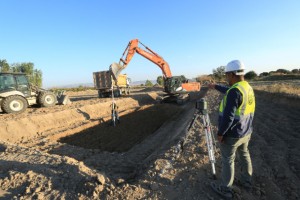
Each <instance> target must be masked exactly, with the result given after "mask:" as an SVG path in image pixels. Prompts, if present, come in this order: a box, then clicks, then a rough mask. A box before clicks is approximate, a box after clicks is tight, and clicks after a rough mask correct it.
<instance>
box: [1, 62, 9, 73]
mask: <svg viewBox="0 0 300 200" xmlns="http://www.w3.org/2000/svg"><path fill="white" fill-rule="evenodd" d="M0 68H1V69H0V72H9V71H10V66H9V64H8V63H7V61H6V60H5V59H4V60H0Z"/></svg>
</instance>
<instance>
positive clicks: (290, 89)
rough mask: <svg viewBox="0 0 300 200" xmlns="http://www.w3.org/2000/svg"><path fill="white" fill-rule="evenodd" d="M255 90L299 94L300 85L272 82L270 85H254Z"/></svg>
mask: <svg viewBox="0 0 300 200" xmlns="http://www.w3.org/2000/svg"><path fill="white" fill-rule="evenodd" d="M254 88H255V89H256V90H262V91H267V92H271V93H281V94H289V95H296V96H300V87H299V86H296V85H290V84H284V83H274V84H272V85H262V86H255V87H254Z"/></svg>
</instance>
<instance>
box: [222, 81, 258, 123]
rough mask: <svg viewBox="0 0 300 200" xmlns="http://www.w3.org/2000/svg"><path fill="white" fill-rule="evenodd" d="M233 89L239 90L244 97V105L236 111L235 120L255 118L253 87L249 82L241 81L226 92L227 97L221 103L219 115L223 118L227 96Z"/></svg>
mask: <svg viewBox="0 0 300 200" xmlns="http://www.w3.org/2000/svg"><path fill="white" fill-rule="evenodd" d="M233 88H237V89H238V90H239V91H240V92H241V94H242V96H243V100H242V104H241V105H240V106H239V107H238V109H237V110H236V111H235V116H234V118H235V119H242V118H247V117H249V115H252V116H253V115H254V111H255V98H254V92H253V89H252V87H251V86H250V85H249V83H248V82H247V81H240V82H238V83H235V84H234V85H233V86H231V88H229V89H228V90H227V91H226V95H225V96H224V98H223V100H222V101H221V103H220V108H219V115H220V116H223V112H224V108H225V106H226V102H227V95H228V93H229V91H230V90H231V89H233Z"/></svg>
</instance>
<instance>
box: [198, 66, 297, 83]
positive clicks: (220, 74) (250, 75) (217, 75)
mask: <svg viewBox="0 0 300 200" xmlns="http://www.w3.org/2000/svg"><path fill="white" fill-rule="evenodd" d="M212 72H213V73H212V74H210V75H202V76H198V77H197V78H196V80H197V81H199V82H203V81H210V80H215V81H225V80H226V77H225V66H220V67H218V68H216V69H213V71H212ZM291 74H292V75H293V74H294V75H297V74H300V69H293V70H291V71H289V70H287V69H277V70H276V71H270V72H262V73H260V74H259V75H258V74H257V73H256V72H255V71H249V72H247V73H246V74H245V79H247V80H253V79H255V78H258V77H266V76H272V75H291Z"/></svg>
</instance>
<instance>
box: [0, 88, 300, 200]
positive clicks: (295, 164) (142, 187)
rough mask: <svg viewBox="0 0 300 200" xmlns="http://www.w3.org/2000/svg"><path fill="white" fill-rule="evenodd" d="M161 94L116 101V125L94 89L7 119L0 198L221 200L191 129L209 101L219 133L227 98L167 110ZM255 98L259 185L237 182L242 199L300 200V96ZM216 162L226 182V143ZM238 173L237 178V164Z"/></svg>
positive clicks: (208, 94) (1, 142)
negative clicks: (68, 102)
mask: <svg viewBox="0 0 300 200" xmlns="http://www.w3.org/2000/svg"><path fill="white" fill-rule="evenodd" d="M160 91H161V89H160V88H138V89H135V90H134V91H133V92H132V93H131V94H130V95H129V96H128V97H121V98H117V99H116V102H117V105H118V106H119V115H120V123H119V124H117V126H116V127H112V126H111V125H110V115H111V108H110V104H111V99H110V98H105V99H99V98H98V97H97V95H96V94H97V91H94V90H90V91H85V92H73V93H69V95H70V97H71V100H72V104H71V105H65V106H60V105H57V106H55V107H51V108H38V107H33V108H29V109H27V110H26V111H25V112H24V113H22V114H19V115H14V114H3V113H0V199H221V197H220V196H218V194H216V193H214V191H213V190H212V189H211V187H210V183H211V181H213V179H212V174H211V165H210V163H209V159H208V154H207V148H206V142H205V137H204V130H203V127H202V125H201V123H197V124H196V126H195V127H194V128H193V129H192V130H191V131H190V132H187V131H186V130H187V127H188V125H189V123H190V122H191V120H192V118H193V114H194V111H195V109H194V107H195V106H194V105H195V100H196V99H199V98H202V97H205V99H206V100H207V102H208V108H209V116H210V120H211V125H212V128H213V131H214V133H216V128H217V127H216V125H217V118H218V113H217V111H218V104H219V102H220V100H221V98H222V95H220V94H219V93H218V92H217V91H214V90H207V88H202V90H201V91H200V92H199V93H193V94H191V100H190V102H188V103H186V104H185V105H177V104H159V103H156V102H155V98H156V96H157V95H159V94H160V93H161V92H160ZM255 94H256V104H257V106H256V113H255V120H254V132H253V134H252V140H251V142H250V146H249V148H250V152H251V157H252V162H253V171H254V173H253V188H252V189H251V190H246V189H244V188H243V187H240V186H239V185H237V184H234V188H233V191H234V199H246V200H247V199H299V198H300V131H299V130H300V123H299V122H300V100H299V98H295V97H288V96H283V95H277V94H270V93H267V92H263V91H256V93H255ZM216 159H217V163H216V169H217V180H220V173H221V158H220V152H219V149H218V147H217V152H216ZM236 160H237V161H238V156H237V159H236ZM235 172H236V178H237V179H238V178H239V177H240V166H239V163H238V162H236V169H235ZM235 183H236V182H235Z"/></svg>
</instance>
